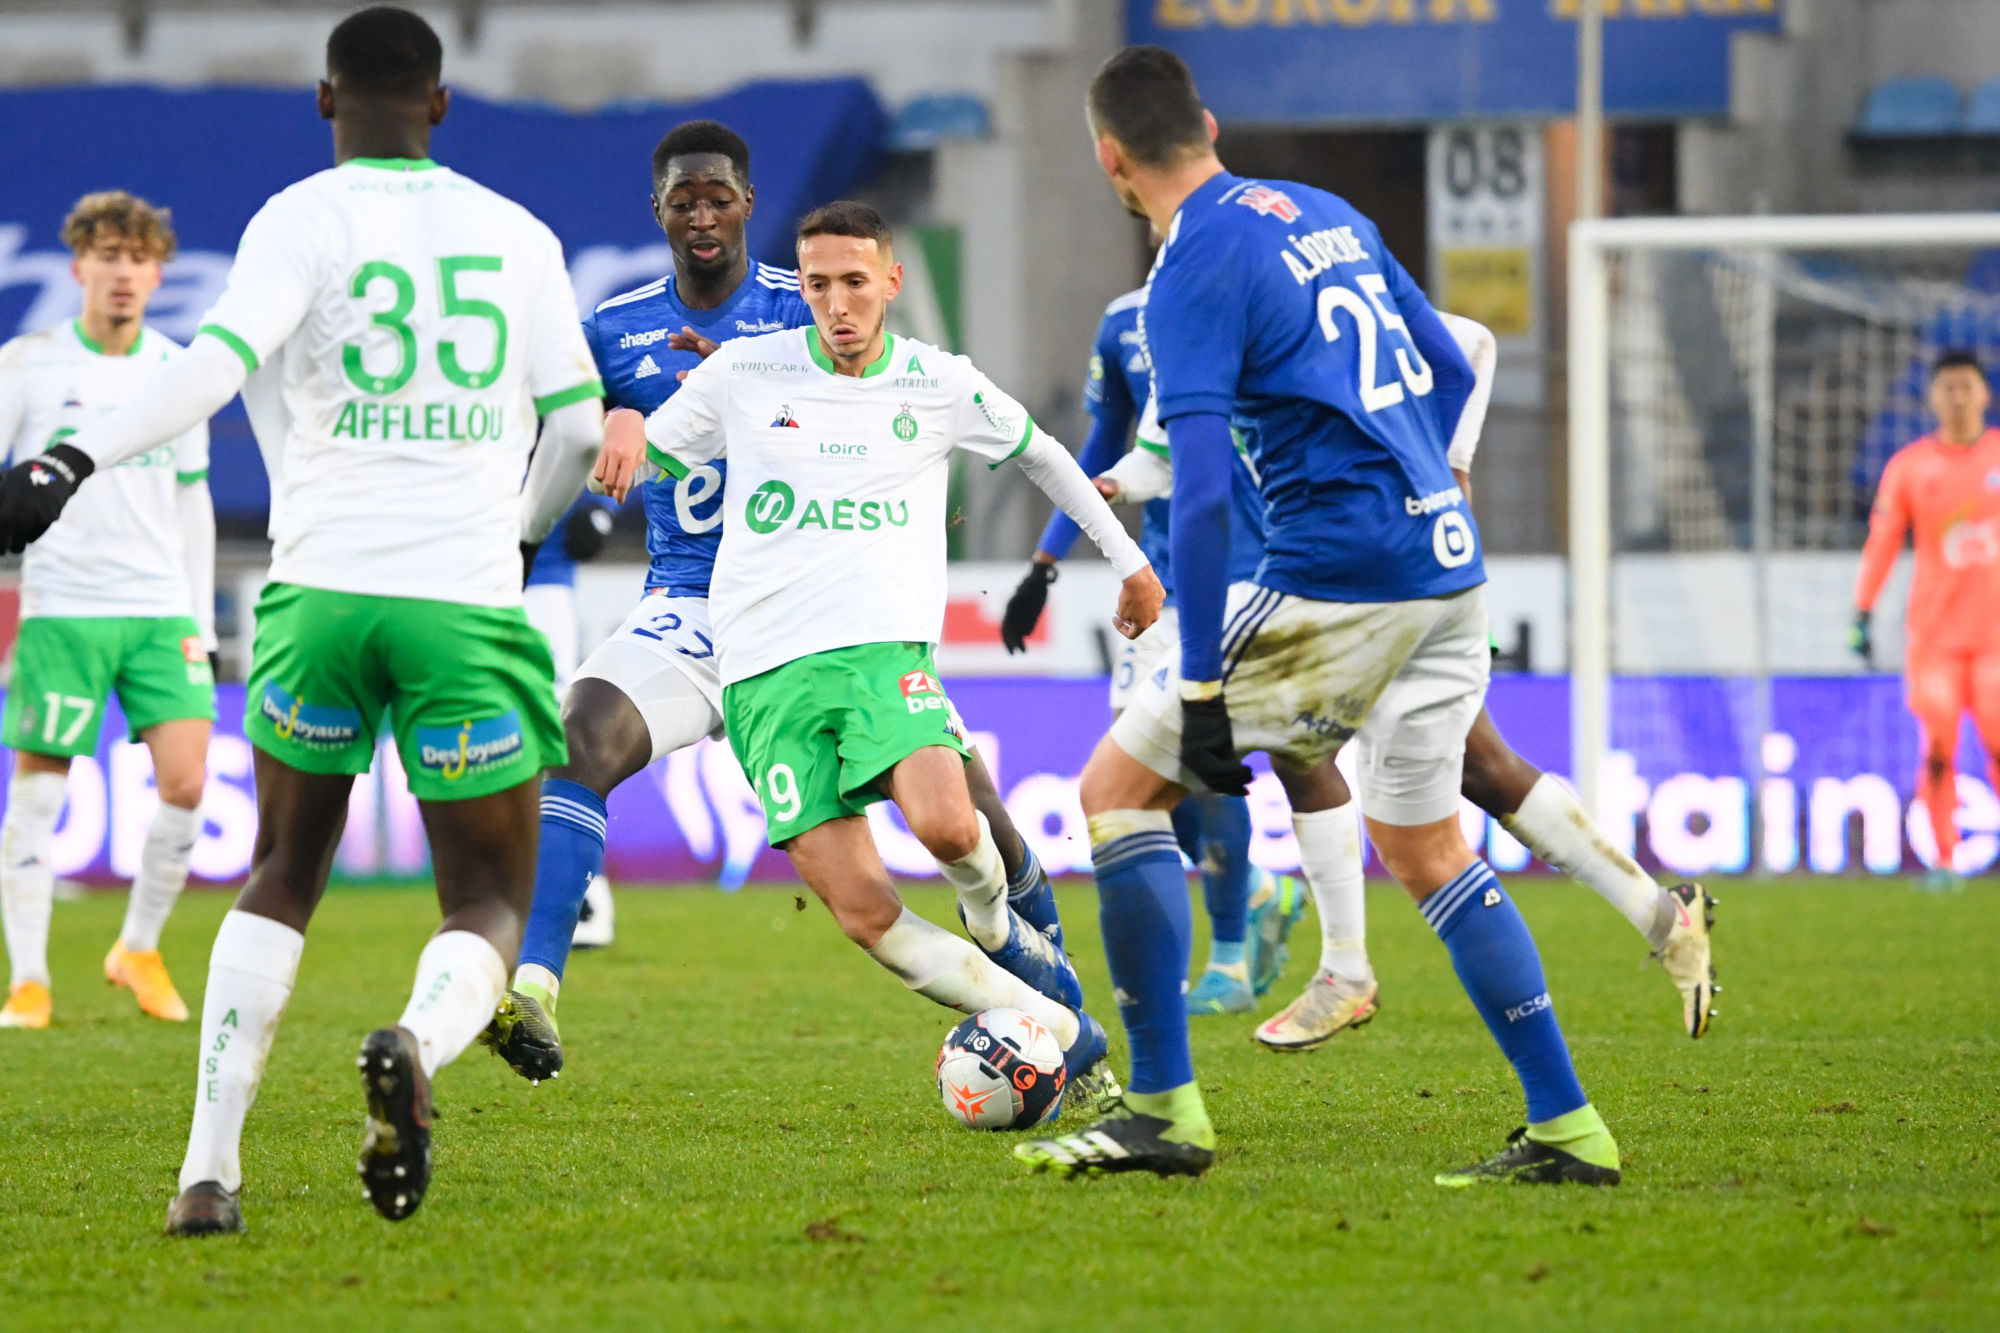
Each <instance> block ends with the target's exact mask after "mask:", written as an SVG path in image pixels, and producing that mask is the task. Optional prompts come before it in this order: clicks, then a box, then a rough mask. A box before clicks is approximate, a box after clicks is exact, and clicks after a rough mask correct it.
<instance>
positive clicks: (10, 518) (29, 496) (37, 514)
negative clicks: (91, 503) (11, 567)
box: [0, 444, 97, 555]
mask: <svg viewBox="0 0 2000 1333" xmlns="http://www.w3.org/2000/svg"><path fill="white" fill-rule="evenodd" d="M96 470H97V464H96V463H93V462H92V461H91V459H90V455H89V454H87V453H85V452H83V450H81V449H78V448H76V447H75V446H74V445H68V444H58V445H56V446H54V447H53V448H51V449H50V450H49V451H48V452H47V453H45V454H43V455H42V456H41V457H39V458H31V459H29V460H28V461H27V462H25V463H17V464H15V465H14V466H13V467H10V468H8V469H7V470H6V471H5V472H0V552H5V553H6V554H8V555H19V554H20V553H21V552H22V551H25V550H27V549H28V543H29V542H32V541H34V540H35V539H36V538H38V537H40V536H41V535H42V534H43V533H45V532H47V531H48V530H49V525H50V524H52V523H54V522H55V521H56V519H58V518H60V517H61V516H62V511H63V506H64V505H66V504H68V503H69V497H70V496H72V495H75V494H76V488H77V487H79V486H81V485H83V482H84V478H86V477H88V476H89V475H90V474H91V473H93V472H95V471H96Z"/></svg>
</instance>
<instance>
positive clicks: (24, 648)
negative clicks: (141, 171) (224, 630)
mask: <svg viewBox="0 0 2000 1333" xmlns="http://www.w3.org/2000/svg"><path fill="white" fill-rule="evenodd" d="M62 238H63V242H64V244H66V245H68V246H69V248H70V250H71V252H72V253H73V254H74V255H75V256H76V258H75V259H74V260H73V261H72V262H71V264H70V273H71V274H72V275H73V276H74V277H75V278H76V280H77V284H78V285H79V286H80V287H82V288H83V311H82V313H81V314H80V315H78V316H77V317H76V318H75V319H73V320H71V321H69V322H68V323H67V324H64V325H62V326H61V327H59V328H54V329H49V330H47V331H45V332H42V333H31V334H27V335H25V336H23V337H19V338H16V339H14V340H13V341H11V342H9V343H7V344H6V345H5V346H4V347H0V444H4V446H5V448H6V451H7V453H8V455H9V456H10V458H12V459H27V458H32V457H34V456H36V455H38V454H40V453H41V452H43V451H44V450H46V449H48V448H49V447H50V446H52V445H56V444H60V443H61V442H62V441H64V440H66V439H68V438H69V437H71V436H72V435H74V434H76V432H77V431H78V430H79V429H81V428H82V427H83V426H85V425H86V423H88V422H91V421H93V420H95V419H97V418H98V417H101V416H103V415H104V414H105V413H107V412H109V411H111V410H112V409H114V408H116V407H118V406H120V405H121V404H123V403H124V402H125V401H126V399H127V398H128V397H130V396H131V395H132V393H133V391H134V389H135V388H136V386H138V385H139V384H141V383H143V382H144V381H145V379H146V378H147V376H148V375H149V374H151V373H152V372H154V371H155V370H156V369H157V368H158V367H159V365H160V363H161V362H163V361H168V360H171V359H173V358H174V357H175V356H177V355H179V354H180V351H181V348H180V344H178V343H176V342H174V341H173V340H171V339H170V338H168V337H167V336H166V335H165V334H163V333H161V332H160V331H159V330H157V329H152V328H148V327H147V326H146V324H145V317H146V302H147V300H148V298H150V297H151V296H152V294H153V292H154V291H155V290H157V289H158V287H159V285H160V266H161V264H162V263H163V262H164V261H165V260H168V259H171V258H173V254H174V230H173V223H172V220H171V219H170V217H169V215H168V213H167V210H166V209H164V208H155V207H154V206H153V205H151V204H149V203H147V202H146V201H145V200H144V199H138V198H135V197H133V196H132V195H129V194H126V193H125V192H124V191H122V190H108V191H105V192H103V193H100V194H87V195H85V196H84V197H83V198H82V199H80V200H78V201H77V204H76V207H75V208H74V209H72V210H71V211H70V215H69V216H68V217H67V218H66V219H64V221H63V229H62ZM214 592H215V511H214V509H213V507H212V506H211V505H210V503H209V497H208V425H207V422H206V420H203V421H202V422H200V423H198V424H196V425H193V426H191V427H190V428H189V429H187V430H186V431H184V432H183V433H181V434H180V435H178V436H176V437H175V438H173V439H170V440H168V441H166V442H165V443H163V444H160V445H158V446H157V447H155V448H152V449H149V450H147V451H146V452H144V453H141V454H138V455H137V456H135V457H132V458H128V459H126V460H125V461H124V462H123V463H121V464H119V466H118V467H116V468H115V469H109V470H107V471H106V473H105V475H104V477H103V478H102V479H101V480H100V481H99V483H98V484H97V485H95V486H93V487H91V489H90V491H89V492H88V493H87V494H85V495H84V496H83V497H82V498H81V499H79V500H78V501H77V502H76V503H75V504H73V505H71V506H70V507H69V508H68V509H67V510H66V511H65V512H64V514H63V517H62V521H61V522H59V523H57V524H56V525H55V527H54V528H53V529H52V530H51V531H50V532H49V534H48V536H47V537H45V538H44V539H43V540H42V541H41V542H40V543H38V544H37V545H36V546H35V549H34V550H32V551H30V552H29V553H28V556H27V559H26V560H24V561H23V562H22V566H21V630H20V637H19V639H18V640H17V641H16V644H15V648H14V675H13V680H12V682H11V684H10V685H9V687H8V690H7V707H6V715H5V720H4V722H0V741H4V742H5V743H6V745H7V747H8V748H9V749H11V750H12V751H13V752H14V775H13V778H12V779H11V780H10V781H9V783H8V785H7V815H6V820H5V822H4V823H0V906H4V909H5V910H4V913H0V915H3V916H4V920H5V926H6V932H7V955H8V960H9V963H10V964H11V967H12V973H13V977H12V984H11V987H10V989H9V991H8V995H7V1004H6V1007H5V1008H4V1009H0V1027H12V1028H42V1027H47V1026H48V1024H49V1016H50V1009H51V1004H50V994H49V986H50V978H49V957H48V944H49V914H50V902H51V899H52V897H53V894H54V888H55V867H54V864H53V858H54V852H55V830H56V817H57V816H58V815H59V814H60V813H61V811H62V806H63V792H64V788H65V786H66V784H67V781H68V777H69V765H70V760H71V759H73V758H74V757H75V756H77V755H80V754H91V753H94V752H95V751H96V749H97V737H98V733H99V731H100V730H101V728H102V727H103V724H104V704H105V700H106V698H107V697H109V696H110V695H112V694H116V695H117V696H118V706H119V708H120V709H122V710H123V711H124V714H125V726H126V728H127V730H128V731H129V732H130V734H131V736H132V738H133V739H134V740H138V741H143V742H145V745H146V748H147V749H149V750H150V751H152V756H153V772H154V774H155V782H156V784H157V790H158V793H159V800H160V804H159V810H158V812H157V813H156V814H155V815H154V816H153V822H152V827H151V828H150V829H149V830H148V831H147V834H146V843H145V846H144V848H143V849H142V850H141V852H140V854H139V873H138V874H137V876H135V877H134V878H133V881H132V896H131V900H130V902H129V903H128V904H127V906H126V910H125V924H124V926H123V928H122V929H121V930H120V931H119V935H118V940H117V942H116V943H114V944H113V945H112V946H111V952H110V953H109V954H108V955H107V956H106V957H105V959H104V975H105V976H106V977H107V978H109V979H110V980H111V981H113V982H115V983H117V984H118V985H121V986H125V987H128V988H129V989H130V990H131V991H132V993H133V994H134V995H135V996H137V998H138V1001H139V1007H140V1008H141V1009H142V1010H144V1011H145V1012H146V1013H149V1014H151V1015H153V1016H154V1017H155V1018H164V1019H167V1020H169V1021H172V1022H182V1021H184V1020H185V1019H186V1018H187V1016H188V1011H187V1005H185V1004H184V1003H182V1002H181V997H180V996H179V995H178V994H177V993H175V991H174V983H173V981H172V979H171V978H169V977H168V975H167V968H166V964H165V963H164V962H162V961H161V959H160V928H161V927H162V926H163V925H165V924H166V920H167V914H168V913H170V912H171V911H173V907H174V902H175V900H177V899H178V898H179V897H180V894H181V889H182V888H183V887H185V886H186V884H187V874H188V858H189V856H190V854H191V853H192V852H193V850H194V844H195V840H196V838H198V837H199V836H200V834H201V814H200V809H199V807H200V805H201V789H202V784H203V781H204V780H205V776H206V767H207V759H208V734H209V729H210V727H211V726H212V725H213V724H214V721H215V678H214V674H213V672H212V671H211V670H210V667H209V653H210V652H211V651H213V650H214V648H215V624H214V621H215V596H214Z"/></svg>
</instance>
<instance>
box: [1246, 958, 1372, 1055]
mask: <svg viewBox="0 0 2000 1333" xmlns="http://www.w3.org/2000/svg"><path fill="white" fill-rule="evenodd" d="M1381 1007H1382V1006H1381V1002H1380V988H1379V987H1378V986H1376V984H1375V973H1374V971H1373V970H1372V969H1371V970H1370V972H1369V974H1368V980H1366V981H1353V980H1350V979H1348V978H1347V977H1342V976H1336V975H1335V974H1334V973H1332V972H1328V971H1326V970H1324V969H1321V971H1320V972H1319V973H1318V974H1317V975H1316V976H1314V977H1313V979H1312V980H1311V981H1309V982H1307V983H1306V988H1305V990H1304V991H1303V992H1302V993H1301V994H1300V995H1299V998H1298V999H1296V1000H1293V1001H1292V1002H1291V1003H1290V1004H1288V1005H1286V1006H1285V1007H1284V1008H1283V1009H1280V1010H1279V1011H1278V1012H1277V1013H1275V1014H1273V1015H1272V1016H1271V1017H1270V1018H1269V1019H1268V1020H1267V1021H1266V1022H1265V1023H1264V1024H1263V1026H1261V1027H1259V1028H1258V1029H1257V1031H1256V1033H1255V1036H1256V1038H1257V1040H1258V1042H1259V1043H1261V1044H1262V1045H1264V1046H1265V1047H1267V1048H1268V1049H1270V1050H1274V1051H1310V1050H1313V1049H1315V1048H1317V1047H1320V1046H1324V1045H1326V1043H1327V1042H1329V1041H1332V1040H1333V1038H1334V1036H1335V1034H1337V1033H1339V1032H1341V1031H1344V1030H1345V1029H1347V1028H1358V1027H1360V1026H1361V1025H1362V1024H1363V1023H1366V1022H1367V1021H1368V1020H1369V1019H1371V1018H1373V1017H1375V1015H1376V1013H1377V1011H1379V1010H1380V1009H1381Z"/></svg>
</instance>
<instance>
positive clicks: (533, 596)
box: [521, 583, 582, 693]
mask: <svg viewBox="0 0 2000 1333" xmlns="http://www.w3.org/2000/svg"><path fill="white" fill-rule="evenodd" d="M521 609H522V610H523V611H525V612H527V614H528V623H529V624H530V625H533V626H534V627H535V628H536V629H538V630H540V631H541V632H542V637H543V638H545V639H547V640H548V641H549V656H550V657H552V658H554V659H555V664H556V690H557V692H559V693H560V692H561V691H563V690H566V689H568V688H569V682H570V677H572V676H574V675H575V674H576V655H577V651H578V649H579V648H581V647H582V645H581V643H580V642H579V639H580V638H581V635H582V631H581V630H579V629H578V628H577V623H576V589H575V588H574V587H572V586H571V585H570V584H567V583H533V584H530V585H528V586H527V587H526V588H523V589H522V590H521Z"/></svg>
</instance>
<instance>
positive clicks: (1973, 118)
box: [1961, 78, 2000, 135]
mask: <svg viewBox="0 0 2000 1333" xmlns="http://www.w3.org/2000/svg"><path fill="white" fill-rule="evenodd" d="M1961 128H1962V129H1963V130H1964V132H1965V133H1967V134H1994V135H2000V78H1994V79H1988V80H1986V81H1985V82H1984V83H1982V84H1980V85H1979V86H1978V87H1977V88H1974V89H1973V90H1972V96H1971V98H1970V99H1968V100H1967V102H1966V104H1965V119H1964V121H1963V122H1962V124H1961Z"/></svg>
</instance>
